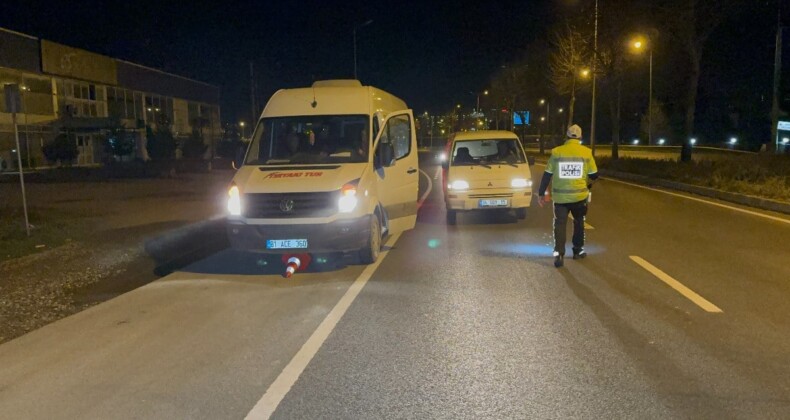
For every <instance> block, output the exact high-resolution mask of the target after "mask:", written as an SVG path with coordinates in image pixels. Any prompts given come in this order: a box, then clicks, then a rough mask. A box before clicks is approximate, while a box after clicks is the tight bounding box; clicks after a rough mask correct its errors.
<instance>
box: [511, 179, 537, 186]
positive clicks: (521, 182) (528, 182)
mask: <svg viewBox="0 0 790 420" xmlns="http://www.w3.org/2000/svg"><path fill="white" fill-rule="evenodd" d="M510 186H511V187H513V188H527V187H531V186H532V180H529V179H524V178H516V179H514V180H512V181H510Z"/></svg>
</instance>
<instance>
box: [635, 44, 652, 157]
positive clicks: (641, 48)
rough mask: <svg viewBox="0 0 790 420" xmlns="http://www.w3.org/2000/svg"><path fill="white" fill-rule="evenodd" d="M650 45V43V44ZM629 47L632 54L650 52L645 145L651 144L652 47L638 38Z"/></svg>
mask: <svg viewBox="0 0 790 420" xmlns="http://www.w3.org/2000/svg"><path fill="white" fill-rule="evenodd" d="M651 44H652V42H651ZM631 47H632V49H633V52H634V53H637V54H640V53H642V51H644V50H645V49H648V47H650V48H649V50H650V87H649V90H648V96H649V98H648V100H647V144H648V145H650V144H652V143H653V46H652V45H648V42H647V40H645V38H644V37H642V36H639V37H637V38H636V39H634V40H633V41H632V42H631Z"/></svg>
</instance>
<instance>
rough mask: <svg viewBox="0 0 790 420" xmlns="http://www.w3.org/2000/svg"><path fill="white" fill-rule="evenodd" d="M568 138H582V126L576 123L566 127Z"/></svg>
mask: <svg viewBox="0 0 790 420" xmlns="http://www.w3.org/2000/svg"><path fill="white" fill-rule="evenodd" d="M566 135H567V136H568V138H569V139H580V138H582V128H581V127H579V126H578V125H576V124H574V125H572V126H570V127H568V132H567V133H566Z"/></svg>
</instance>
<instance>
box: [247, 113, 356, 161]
mask: <svg viewBox="0 0 790 420" xmlns="http://www.w3.org/2000/svg"><path fill="white" fill-rule="evenodd" d="M369 126H370V117H368V116H366V115H321V116H314V115H312V116H289V117H276V118H263V119H262V120H261V121H260V123H259V124H258V127H257V128H256V129H255V134H254V136H253V140H252V144H251V145H250V151H249V153H248V154H247V159H246V161H245V164H247V165H294V164H317V163H330V164H331V163H360V162H367V161H368V151H369V150H370V134H369V133H370V130H369Z"/></svg>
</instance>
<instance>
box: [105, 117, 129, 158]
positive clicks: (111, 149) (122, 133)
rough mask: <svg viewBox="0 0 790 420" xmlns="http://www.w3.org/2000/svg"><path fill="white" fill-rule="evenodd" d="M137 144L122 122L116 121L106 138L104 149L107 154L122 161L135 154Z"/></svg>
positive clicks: (108, 130) (111, 125) (111, 124)
mask: <svg viewBox="0 0 790 420" xmlns="http://www.w3.org/2000/svg"><path fill="white" fill-rule="evenodd" d="M135 146H136V143H135V141H134V137H132V136H131V135H130V133H129V132H128V131H127V130H126V127H125V126H124V125H123V123H122V122H120V121H118V120H115V121H112V122H111V123H110V128H109V129H107V132H106V133H105V136H104V148H105V150H106V151H107V154H108V155H110V156H111V157H112V156H117V157H118V158H120V160H123V159H124V157H126V156H129V155H131V154H132V153H134V149H135Z"/></svg>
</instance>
